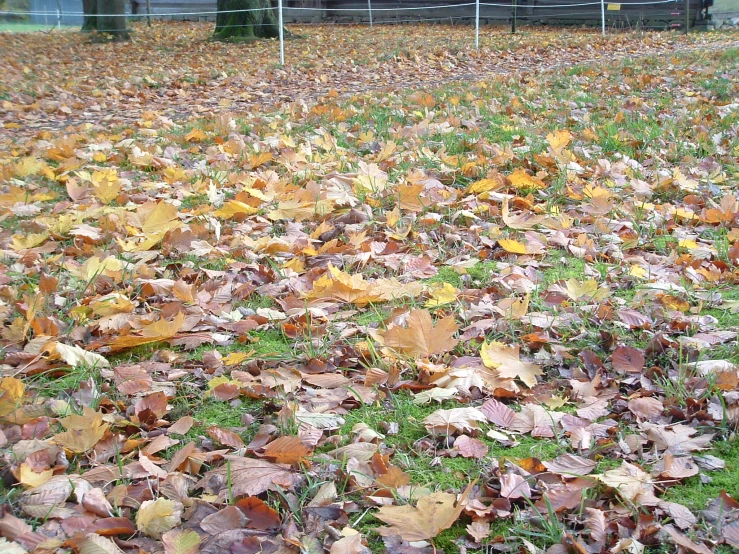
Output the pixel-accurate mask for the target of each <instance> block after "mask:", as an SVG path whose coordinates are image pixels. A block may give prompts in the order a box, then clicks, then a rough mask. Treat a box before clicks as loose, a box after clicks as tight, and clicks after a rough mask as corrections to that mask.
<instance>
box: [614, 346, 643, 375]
mask: <svg viewBox="0 0 739 554" xmlns="http://www.w3.org/2000/svg"><path fill="white" fill-rule="evenodd" d="M611 363H612V364H613V369H615V370H616V371H622V372H624V373H639V372H640V371H641V370H643V369H644V352H642V351H641V350H638V349H636V348H634V347H632V346H619V347H618V348H616V350H614V351H613V355H612V356H611Z"/></svg>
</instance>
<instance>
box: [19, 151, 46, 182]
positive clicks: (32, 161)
mask: <svg viewBox="0 0 739 554" xmlns="http://www.w3.org/2000/svg"><path fill="white" fill-rule="evenodd" d="M45 165H46V164H45V163H44V162H42V161H41V160H38V159H36V158H33V157H31V156H29V157H26V158H21V159H20V160H18V161H17V162H16V163H15V167H14V169H15V174H16V176H17V177H21V178H23V177H28V176H29V175H35V174H36V173H38V172H39V171H41V169H42V168H43V167H44V166H45Z"/></svg>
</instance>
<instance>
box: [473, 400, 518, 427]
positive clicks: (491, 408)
mask: <svg viewBox="0 0 739 554" xmlns="http://www.w3.org/2000/svg"><path fill="white" fill-rule="evenodd" d="M480 411H481V412H482V413H483V414H485V417H487V418H488V421H489V422H490V423H495V424H496V425H499V426H500V427H503V428H506V429H507V428H508V427H510V425H511V423H513V418H514V417H515V416H516V412H514V411H513V410H511V409H510V408H509V407H508V406H506V405H505V404H503V403H502V402H500V401H498V400H496V399H495V398H491V399H489V400H488V401H487V402H485V404H483V405H482V406H480Z"/></svg>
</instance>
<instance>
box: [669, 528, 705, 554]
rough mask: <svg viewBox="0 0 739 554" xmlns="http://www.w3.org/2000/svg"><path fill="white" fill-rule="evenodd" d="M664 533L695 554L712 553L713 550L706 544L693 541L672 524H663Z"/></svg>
mask: <svg viewBox="0 0 739 554" xmlns="http://www.w3.org/2000/svg"><path fill="white" fill-rule="evenodd" d="M662 533H663V534H664V535H666V536H667V537H668V538H669V539H670V540H671V541H672V542H673V543H675V544H676V545H678V546H680V547H682V548H684V549H686V550H687V551H688V552H693V553H694V554H712V553H713V551H712V550H711V549H710V548H708V547H707V546H706V545H704V544H697V543H694V542H693V541H691V540H690V539H689V538H688V537H687V536H685V535H684V534H682V533H681V532H680V531H678V530H677V529H675V528H674V527H673V526H672V525H663V526H662Z"/></svg>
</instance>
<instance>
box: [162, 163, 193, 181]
mask: <svg viewBox="0 0 739 554" xmlns="http://www.w3.org/2000/svg"><path fill="white" fill-rule="evenodd" d="M162 175H164V181H165V182H167V183H168V184H170V185H173V184H175V183H178V182H183V181H187V173H185V170H184V169H182V168H181V167H166V168H164V171H162Z"/></svg>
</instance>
